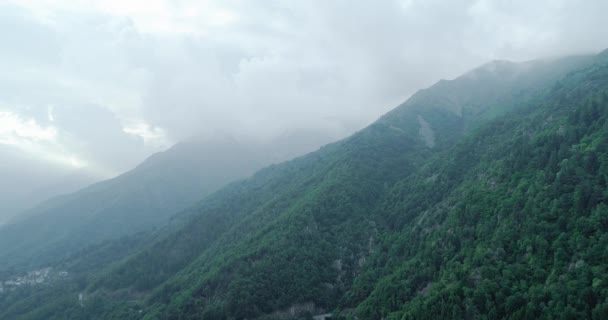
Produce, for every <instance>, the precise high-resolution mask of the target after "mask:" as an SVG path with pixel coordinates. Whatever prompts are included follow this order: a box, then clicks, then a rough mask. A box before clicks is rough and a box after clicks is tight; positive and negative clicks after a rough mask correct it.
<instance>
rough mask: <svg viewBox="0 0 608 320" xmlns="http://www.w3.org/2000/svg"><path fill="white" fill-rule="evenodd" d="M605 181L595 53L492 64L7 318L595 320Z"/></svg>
mask: <svg viewBox="0 0 608 320" xmlns="http://www.w3.org/2000/svg"><path fill="white" fill-rule="evenodd" d="M607 175H608V57H607V56H606V54H605V53H602V54H600V55H597V56H592V57H576V58H566V59H558V60H552V61H534V62H529V63H524V64H514V63H509V62H502V61H500V62H493V63H490V64H488V65H484V66H482V67H480V68H478V69H476V70H473V71H472V72H469V73H467V74H465V75H463V76H461V77H459V78H457V79H454V80H451V81H445V80H444V81H440V82H439V83H437V84H436V85H434V86H432V87H431V88H428V89H426V90H422V91H420V92H418V93H417V94H415V95H414V96H412V97H411V98H410V99H409V100H408V101H406V102H405V103H403V104H402V105H400V106H398V107H397V108H396V109H394V110H393V111H391V112H389V113H388V114H386V115H385V116H383V117H382V118H380V119H379V120H378V121H377V122H375V123H373V124H372V125H370V126H369V127H367V128H365V129H363V130H361V131H359V132H357V133H356V134H354V135H353V136H351V137H349V138H347V139H344V140H342V141H339V142H336V143H333V144H330V145H327V146H325V147H323V148H321V149H320V150H318V151H316V152H314V153H311V154H308V155H306V156H303V157H299V158H296V159H294V160H292V161H289V162H285V163H282V164H277V165H272V166H270V167H267V168H265V169H263V170H261V171H259V172H257V173H256V174H255V175H253V176H252V177H250V178H248V179H245V180H243V181H240V182H237V183H233V184H230V185H229V186H227V187H225V188H222V189H221V190H219V191H217V192H215V193H213V194H211V195H210V196H208V197H207V198H205V200H203V201H201V202H200V203H198V204H197V205H195V206H193V207H191V208H190V209H188V210H186V211H183V212H182V213H181V214H180V215H178V216H177V217H176V218H175V219H178V220H180V221H183V223H178V224H176V225H175V226H174V228H169V229H163V230H160V231H158V232H157V233H154V232H152V233H146V234H143V235H141V238H135V239H134V240H133V238H131V239H132V240H131V241H132V243H133V244H132V246H130V248H131V249H127V250H126V251H128V252H127V253H120V252H121V250H119V248H120V247H121V246H120V244H121V243H127V242H126V241H127V240H124V242H121V241H115V242H109V243H106V244H105V245H103V246H100V247H97V248H91V249H90V250H89V252H88V253H87V254H85V253H82V254H80V255H76V256H73V257H72V258H70V259H68V260H66V261H64V262H63V263H64V264H63V265H61V266H60V267H61V268H64V267H65V268H68V269H69V268H70V266H74V265H79V266H84V265H86V263H84V262H86V261H92V260H95V259H97V260H98V261H102V259H101V257H103V256H104V254H106V253H107V252H108V249H109V248H114V249H111V250H115V252H116V255H115V256H114V257H113V258H110V259H107V260H104V261H105V262H103V263H104V264H105V266H101V267H99V266H98V267H96V268H92V269H91V271H86V270H83V268H82V267H79V268H80V269H81V270H80V271H74V272H75V275H74V277H73V279H72V280H69V279H67V280H56V281H55V282H52V283H50V284H49V285H48V286H38V287H36V286H33V287H31V288H30V289H28V288H22V289H19V290H15V291H12V292H11V293H9V294H6V295H4V296H0V310H2V311H0V317H2V318H6V319H64V318H70V319H298V318H310V317H311V316H312V315H319V314H325V313H332V314H333V317H334V318H344V319H353V318H357V319H381V318H383V319H463V318H470V319H495V318H511V319H521V318H547V319H553V318H565V319H579V318H590V319H603V318H605V317H606V316H608V276H606V275H607V273H606V268H607V267H608V260H607V257H608V255H607V253H608V252H606V248H608V246H607V244H608V242H607V241H608V234H607V231H608V210H607V208H608V206H606V204H605V202H606V201H607V200H608V193H606V191H605V190H606V186H607V183H608V182H607V180H606V178H607ZM138 239H144V240H138ZM131 250H132V251H131ZM84 269H86V268H84Z"/></svg>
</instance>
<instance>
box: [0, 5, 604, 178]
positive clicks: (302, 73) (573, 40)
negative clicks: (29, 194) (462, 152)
mask: <svg viewBox="0 0 608 320" xmlns="http://www.w3.org/2000/svg"><path fill="white" fill-rule="evenodd" d="M605 12H608V2H605V1H585V2H583V3H581V2H580V1H567V0H558V1H552V0H551V1H549V0H545V1H534V2H530V1H523V0H515V1H490V0H471V1H467V0H454V1H450V2H447V3H446V2H445V1H438V0H427V1H419V0H400V1H376V2H374V3H370V2H364V1H344V0H338V1H321V0H313V1H281V0H269V1H263V2H251V1H243V0H227V1H194V0H179V1H169V0H148V1H118V0H108V1H93V0H78V1H72V0H18V1H17V0H14V1H7V2H4V3H3V4H1V5H0V38H1V39H3V43H2V48H3V50H1V51H0V70H1V71H0V97H2V98H1V101H0V103H2V105H4V106H10V109H9V111H10V112H12V114H14V115H18V116H19V117H20V119H33V121H35V123H36V124H37V125H38V126H39V127H40V128H43V129H44V128H50V127H52V128H55V130H56V132H57V133H56V134H57V136H58V137H59V138H57V142H55V143H56V144H59V145H61V148H62V150H66V151H65V152H67V153H68V154H74V155H77V156H78V158H79V159H83V162H86V163H87V164H89V165H93V164H95V166H98V167H104V168H107V171H114V172H120V171H124V170H126V169H127V168H129V167H131V166H133V165H134V164H136V163H137V162H139V161H141V160H142V159H143V158H144V157H145V156H147V155H149V154H150V153H152V152H155V151H158V150H160V149H163V148H166V147H167V146H169V145H171V144H172V143H174V142H176V141H179V140H181V139H184V138H187V137H189V136H192V135H196V134H203V135H205V134H206V135H212V134H214V133H216V132H224V133H229V134H231V135H233V136H235V137H237V138H240V139H262V140H264V139H265V140H268V139H273V138H274V137H277V136H281V135H284V134H285V133H286V132H290V131H297V130H299V129H310V130H314V131H316V132H323V133H324V134H325V135H326V136H327V137H328V138H327V139H328V140H329V139H334V138H337V137H341V136H344V135H347V134H349V133H351V132H353V131H355V130H357V129H359V128H361V127H363V126H365V125H366V124H368V123H370V122H372V121H373V120H375V119H376V118H377V117H378V116H380V115H381V114H383V113H385V112H387V111H388V110H390V109H391V108H393V107H394V106H395V105H397V104H398V103H400V102H401V101H403V100H404V99H406V98H407V97H408V96H409V95H411V94H413V93H414V92H415V91H416V90H418V89H420V88H424V87H426V86H429V85H431V84H432V83H434V82H435V81H437V80H439V79H441V78H453V77H455V76H457V75H459V74H461V73H463V72H465V71H467V70H469V69H471V68H473V67H475V66H477V65H479V64H482V63H484V62H486V61H487V60H491V59H511V60H528V59H533V58H538V57H543V56H557V55H564V54H572V53H582V52H595V51H599V50H601V49H603V48H605V47H608V28H601V27H599V26H602V25H603V23H604V22H603V20H604V17H603V14H604V13H605ZM24 121H26V122H27V121H29V120H24Z"/></svg>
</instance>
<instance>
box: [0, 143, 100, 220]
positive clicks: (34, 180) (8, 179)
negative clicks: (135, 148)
mask: <svg viewBox="0 0 608 320" xmlns="http://www.w3.org/2000/svg"><path fill="white" fill-rule="evenodd" d="M0 158H1V159H2V161H3V163H2V166H0V176H1V177H2V179H3V182H4V183H2V184H0V225H1V224H4V223H8V221H10V220H11V219H12V218H13V217H15V216H16V215H17V214H18V213H20V212H22V211H24V210H27V209H31V208H32V207H34V206H36V205H38V204H40V203H42V202H43V201H45V200H48V199H50V198H53V197H55V196H58V195H61V194H68V193H72V192H74V191H77V190H79V189H82V188H83V187H86V186H87V185H90V184H92V183H94V182H97V181H98V180H99V179H98V178H96V177H95V176H94V175H92V174H90V173H88V172H86V171H84V170H79V169H67V168H65V167H64V166H58V165H52V164H48V163H46V162H44V161H39V160H36V159H32V158H31V157H27V156H26V155H25V154H23V153H22V152H21V151H20V150H16V149H14V148H12V147H11V146H6V145H4V146H0Z"/></svg>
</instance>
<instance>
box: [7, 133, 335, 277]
mask: <svg viewBox="0 0 608 320" xmlns="http://www.w3.org/2000/svg"><path fill="white" fill-rule="evenodd" d="M319 139H321V138H319ZM326 139H327V138H326ZM282 140H284V139H282ZM303 140H306V139H303ZM303 140H302V139H301V140H300V141H295V140H294V141H293V143H291V144H289V146H288V147H286V146H283V145H281V144H277V147H275V145H274V144H273V143H266V144H262V143H259V144H243V143H240V142H238V141H236V140H235V139H233V138H231V137H230V136H227V135H221V134H218V135H216V136H214V137H212V138H201V137H198V138H192V139H190V140H187V141H185V142H182V143H178V144H176V145H175V146H173V147H172V148H170V149H169V150H167V151H164V152H160V153H157V154H154V155H152V156H150V157H149V158H148V159H146V160H145V161H144V162H143V163H141V164H140V165H139V166H137V167H136V168H135V169H133V170H131V171H129V172H126V173H124V174H122V175H120V176H118V177H116V178H114V179H110V180H107V181H102V182H99V183H96V184H94V185H91V186H89V187H87V188H84V189H82V190H80V191H77V192H74V193H72V194H67V195H63V196H59V197H56V198H53V199H50V200H48V201H46V202H44V203H42V204H40V205H38V206H36V207H35V208H33V209H30V210H28V211H26V212H23V213H21V214H19V216H18V217H16V218H14V219H13V220H12V221H11V223H9V224H7V225H5V226H3V227H1V228H0V268H2V269H6V268H9V267H17V268H22V267H24V266H29V265H32V266H34V265H44V264H46V263H48V262H50V261H57V260H58V259H60V258H62V257H65V256H66V255H68V254H70V253H74V252H75V251H78V250H79V249H82V248H84V247H86V246H88V245H92V244H96V243H99V242H101V241H103V240H106V239H113V238H118V237H121V236H125V235H129V234H134V233H138V232H141V231H145V230H149V229H150V228H153V227H161V226H163V225H165V224H166V223H167V222H168V219H169V217H171V216H172V215H173V214H175V213H176V212H177V211H179V210H181V209H184V208H186V207H187V206H190V205H192V204H193V203H194V202H196V201H198V200H201V199H203V198H204V197H205V196H206V195H208V194H210V193H212V192H213V191H216V190H217V189H219V188H220V187H222V186H224V185H226V184H227V183H229V182H231V181H233V180H237V179H241V178H244V177H246V176H248V175H250V174H252V173H253V172H255V170H257V169H259V168H261V167H263V166H264V165H267V164H270V163H273V162H276V161H280V160H285V159H287V158H286V157H290V156H293V155H294V154H298V153H303V152H306V151H310V150H311V149H308V148H311V147H312V146H311V145H307V144H305V143H302V142H303ZM313 145H314V142H313ZM68 182H69V181H68V180H66V181H65V183H68Z"/></svg>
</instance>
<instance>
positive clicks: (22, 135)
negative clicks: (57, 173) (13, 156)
mask: <svg viewBox="0 0 608 320" xmlns="http://www.w3.org/2000/svg"><path fill="white" fill-rule="evenodd" d="M0 144H4V145H9V146H12V147H14V148H17V149H20V150H22V151H24V152H26V153H29V154H32V155H34V156H36V157H38V158H42V159H44V160H47V161H50V162H53V163H56V164H62V165H67V166H71V167H74V168H82V167H84V166H86V163H85V162H84V161H83V160H81V159H79V158H78V157H76V156H74V155H71V154H69V153H67V152H66V151H65V150H62V147H61V144H60V142H59V135H58V130H57V128H55V127H53V126H47V127H43V126H41V125H40V124H38V123H37V122H36V121H35V120H34V119H24V118H22V117H20V116H19V115H16V114H14V113H12V112H10V111H1V110H0Z"/></svg>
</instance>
